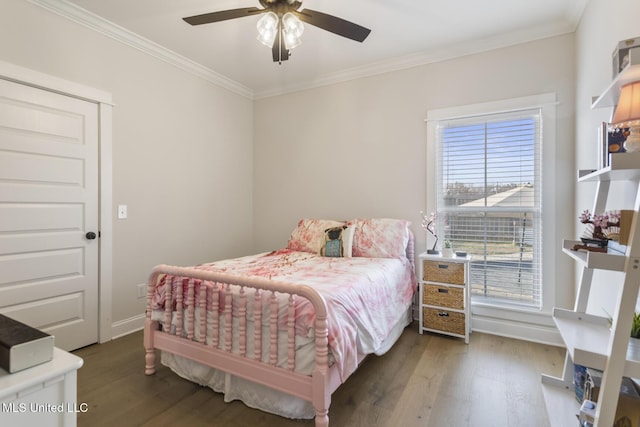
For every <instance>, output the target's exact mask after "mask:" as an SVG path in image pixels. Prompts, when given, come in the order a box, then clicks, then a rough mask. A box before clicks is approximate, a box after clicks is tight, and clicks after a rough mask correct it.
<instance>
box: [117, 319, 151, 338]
mask: <svg viewBox="0 0 640 427" xmlns="http://www.w3.org/2000/svg"><path fill="white" fill-rule="evenodd" d="M144 320H145V315H144V314H140V315H138V316H134V317H129V318H128V319H124V320H119V321H117V322H114V323H113V324H112V325H111V339H112V340H114V339H116V338H120V337H123V336H125V335H129V334H132V333H134V332H137V331H140V330H142V329H144Z"/></svg>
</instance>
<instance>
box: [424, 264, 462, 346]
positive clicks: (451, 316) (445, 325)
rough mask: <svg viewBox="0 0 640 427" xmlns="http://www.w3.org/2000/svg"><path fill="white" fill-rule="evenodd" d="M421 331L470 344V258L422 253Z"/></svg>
mask: <svg viewBox="0 0 640 427" xmlns="http://www.w3.org/2000/svg"><path fill="white" fill-rule="evenodd" d="M419 259H420V262H419V265H418V277H419V280H420V301H419V302H420V329H419V331H420V333H421V334H422V333H423V332H424V331H431V332H437V333H440V334H445V335H452V336H455V337H460V338H464V342H465V343H466V344H468V343H469V333H470V327H469V325H470V319H469V306H470V296H469V265H470V262H471V258H470V257H465V258H460V257H451V258H449V257H442V256H439V255H428V254H426V253H423V254H420V255H419Z"/></svg>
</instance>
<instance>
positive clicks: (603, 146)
mask: <svg viewBox="0 0 640 427" xmlns="http://www.w3.org/2000/svg"><path fill="white" fill-rule="evenodd" d="M607 129H608V123H607V122H602V123H600V126H598V163H597V165H596V169H603V168H606V167H607V166H609V148H608V146H607Z"/></svg>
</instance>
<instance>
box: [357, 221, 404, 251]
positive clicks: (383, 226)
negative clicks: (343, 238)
mask: <svg viewBox="0 0 640 427" xmlns="http://www.w3.org/2000/svg"><path fill="white" fill-rule="evenodd" d="M347 225H349V226H354V227H355V234H354V237H353V256H354V257H368V258H399V257H402V258H405V257H406V256H407V255H406V250H407V244H408V243H409V236H410V230H409V225H411V223H410V222H409V221H406V220H403V219H392V218H372V219H354V220H351V221H349V222H348V223H347Z"/></svg>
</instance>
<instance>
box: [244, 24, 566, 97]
mask: <svg viewBox="0 0 640 427" xmlns="http://www.w3.org/2000/svg"><path fill="white" fill-rule="evenodd" d="M574 25H575V24H574V23H573V22H570V23H567V22H556V23H550V24H547V25H543V26H539V27H537V28H533V29H527V30H518V31H514V32H511V33H503V34H500V35H499V36H493V37H488V38H485V39H478V40H475V41H473V42H465V43H460V44H455V45H450V46H446V47H442V48H438V49H435V50H431V51H428V52H427V51H425V52H418V53H414V54H410V55H405V56H401V57H396V58H392V59H389V60H386V61H379V62H376V63H372V64H367V65H364V66H362V67H355V68H351V69H347V70H343V71H339V72H336V73H331V74H326V75H324V76H320V77H319V78H317V79H315V80H313V81H309V82H306V83H300V84H295V85H287V86H282V87H279V88H274V89H267V90H264V91H256V92H255V93H254V99H262V98H269V97H273V96H279V95H286V94H288V93H293V92H299V91H302V90H310V89H315V88H318V87H322V86H328V85H332V84H337V83H343V82H346V81H349V80H355V79H360V78H365V77H373V76H376V75H380V74H385V73H391V72H394V71H401V70H406V69H409V68H413V67H419V66H422V65H428V64H433V63H437V62H443V61H448V60H452V59H455V58H461V57H464V56H468V55H474V54H478V53H482V52H488V51H491V50H495V49H502V48H506V47H510V46H515V45H518V44H522V43H528V42H533V41H536V40H543V39H546V38H551V37H556V36H561V35H564V34H568V33H572V32H574V31H575V28H574Z"/></svg>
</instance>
